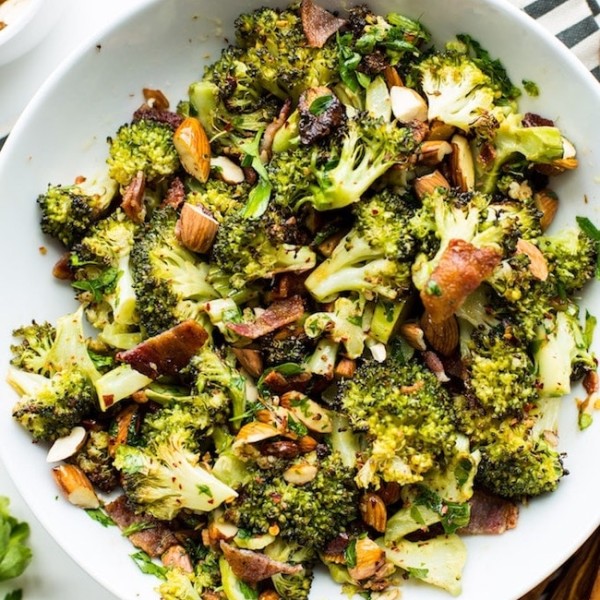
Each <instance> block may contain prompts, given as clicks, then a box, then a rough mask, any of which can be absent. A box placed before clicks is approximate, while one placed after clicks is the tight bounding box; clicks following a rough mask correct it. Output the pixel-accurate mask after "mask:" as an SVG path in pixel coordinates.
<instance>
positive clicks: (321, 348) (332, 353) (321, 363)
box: [302, 338, 340, 379]
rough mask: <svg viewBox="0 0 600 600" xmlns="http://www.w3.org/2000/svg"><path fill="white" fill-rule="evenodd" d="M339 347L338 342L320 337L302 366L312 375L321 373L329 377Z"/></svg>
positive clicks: (333, 367) (331, 373)
mask: <svg viewBox="0 0 600 600" xmlns="http://www.w3.org/2000/svg"><path fill="white" fill-rule="evenodd" d="M339 348H340V344H339V342H334V341H333V340H330V339H328V338H321V339H320V340H319V341H318V342H317V346H316V348H315V349H314V351H313V353H312V354H311V355H310V356H309V357H308V359H307V360H306V362H305V363H304V364H303V365H302V366H303V368H304V369H305V370H306V371H308V372H309V373H312V374H313V375H321V376H323V377H326V378H329V379H330V378H331V377H333V371H334V369H335V362H336V360H337V355H338V351H339Z"/></svg>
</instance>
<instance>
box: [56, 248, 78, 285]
mask: <svg viewBox="0 0 600 600" xmlns="http://www.w3.org/2000/svg"><path fill="white" fill-rule="evenodd" d="M52 275H53V276H54V277H56V279H60V280H62V281H71V280H72V279H73V269H71V253H70V252H66V253H65V254H63V255H62V256H61V257H60V258H59V259H58V260H57V261H56V263H55V264H54V267H53V268H52Z"/></svg>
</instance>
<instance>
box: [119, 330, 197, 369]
mask: <svg viewBox="0 0 600 600" xmlns="http://www.w3.org/2000/svg"><path fill="white" fill-rule="evenodd" d="M207 338H208V334H207V333H206V330H205V329H204V327H202V325H200V324H199V323H197V322H196V321H194V320H192V319H188V320H187V321H184V322H183V323H180V324H179V325H175V327H171V329H167V331H163V332H162V333H159V334H158V335H156V336H154V337H152V338H149V339H147V340H145V341H143V342H142V343H141V344H138V345H137V346H135V347H134V348H131V350H125V351H124V352H119V353H118V354H117V360H120V361H121V362H125V363H128V364H130V365H131V366H132V367H133V368H134V369H135V370H136V371H139V372H140V373H143V374H144V375H146V377H150V378H152V379H156V378H157V377H159V376H160V375H176V374H177V373H178V372H179V371H180V370H181V369H183V367H185V366H186V365H187V364H188V363H189V362H190V359H191V358H192V356H194V354H196V352H198V350H199V349H200V348H201V347H202V346H203V344H204V342H205V341H206V340H207Z"/></svg>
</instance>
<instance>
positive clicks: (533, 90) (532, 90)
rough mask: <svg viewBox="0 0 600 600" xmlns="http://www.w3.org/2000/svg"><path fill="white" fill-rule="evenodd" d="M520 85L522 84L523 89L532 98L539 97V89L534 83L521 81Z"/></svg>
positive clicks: (525, 80) (526, 80)
mask: <svg viewBox="0 0 600 600" xmlns="http://www.w3.org/2000/svg"><path fill="white" fill-rule="evenodd" d="M521 83H522V84H523V89H524V90H525V91H526V92H527V94H528V95H529V96H531V97H532V98H537V96H539V95H540V88H539V87H538V86H537V84H536V83H535V82H533V81H529V79H523V81H522V82H521Z"/></svg>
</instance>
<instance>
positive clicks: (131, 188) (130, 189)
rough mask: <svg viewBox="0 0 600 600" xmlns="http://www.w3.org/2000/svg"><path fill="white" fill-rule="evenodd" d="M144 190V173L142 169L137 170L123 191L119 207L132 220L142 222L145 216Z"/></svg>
mask: <svg viewBox="0 0 600 600" xmlns="http://www.w3.org/2000/svg"><path fill="white" fill-rule="evenodd" d="M145 191H146V175H144V171H138V172H137V173H136V175H135V177H134V178H133V179H132V180H131V181H130V183H129V185H128V186H127V187H126V188H125V192H124V193H123V201H122V202H121V208H122V209H123V212H124V213H125V214H126V215H127V216H128V217H129V218H130V219H131V220H132V221H133V222H134V223H143V222H144V218H145V217H146V207H145V206H144V192H145Z"/></svg>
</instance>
